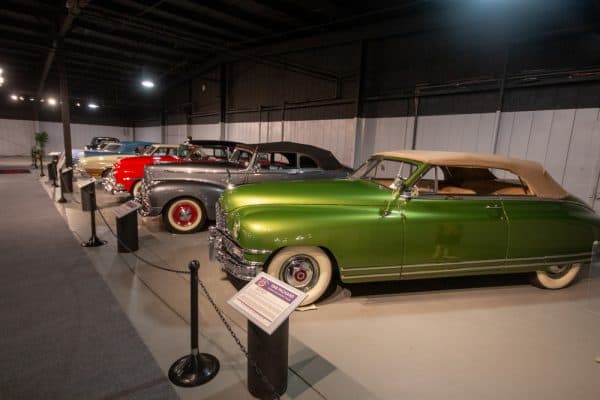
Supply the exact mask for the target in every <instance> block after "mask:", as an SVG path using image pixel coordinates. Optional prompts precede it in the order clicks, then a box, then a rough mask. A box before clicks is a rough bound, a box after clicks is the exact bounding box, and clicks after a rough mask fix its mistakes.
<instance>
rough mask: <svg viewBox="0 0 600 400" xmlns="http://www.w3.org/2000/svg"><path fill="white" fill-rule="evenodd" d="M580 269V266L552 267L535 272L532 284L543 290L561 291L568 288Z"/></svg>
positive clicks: (563, 265) (564, 265)
mask: <svg viewBox="0 0 600 400" xmlns="http://www.w3.org/2000/svg"><path fill="white" fill-rule="evenodd" d="M580 269H581V264H579V263H577V264H562V265H553V266H551V267H549V268H548V269H546V270H543V271H536V272H535V276H534V278H533V283H534V284H535V285H536V286H539V287H541V288H544V289H562V288H564V287H567V286H569V285H570V284H571V283H573V281H574V280H575V277H576V276H577V274H578V273H579V270H580Z"/></svg>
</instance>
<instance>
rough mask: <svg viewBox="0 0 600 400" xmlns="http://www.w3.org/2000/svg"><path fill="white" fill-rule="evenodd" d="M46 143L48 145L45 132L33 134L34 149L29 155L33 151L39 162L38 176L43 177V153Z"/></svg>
mask: <svg viewBox="0 0 600 400" xmlns="http://www.w3.org/2000/svg"><path fill="white" fill-rule="evenodd" d="M46 143H48V134H47V133H46V132H45V131H42V132H36V133H35V147H34V149H35V150H34V149H31V154H32V155H33V154H34V151H35V153H36V155H37V157H38V159H39V160H40V168H41V170H40V176H44V153H45V152H46Z"/></svg>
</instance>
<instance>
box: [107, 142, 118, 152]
mask: <svg viewBox="0 0 600 400" xmlns="http://www.w3.org/2000/svg"><path fill="white" fill-rule="evenodd" d="M121 146H122V145H121V144H119V143H109V144H107V145H106V147H104V150H106V151H117V150H119V149H120V148H121Z"/></svg>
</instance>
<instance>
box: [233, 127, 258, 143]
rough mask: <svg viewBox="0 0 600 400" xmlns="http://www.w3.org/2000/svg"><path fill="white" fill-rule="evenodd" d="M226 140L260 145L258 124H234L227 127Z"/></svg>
mask: <svg viewBox="0 0 600 400" xmlns="http://www.w3.org/2000/svg"><path fill="white" fill-rule="evenodd" d="M225 138H226V140H232V141H236V142H243V143H258V142H259V137H258V122H233V123H228V124H227V126H226V127H225Z"/></svg>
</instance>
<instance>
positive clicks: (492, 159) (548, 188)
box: [373, 150, 568, 199]
mask: <svg viewBox="0 0 600 400" xmlns="http://www.w3.org/2000/svg"><path fill="white" fill-rule="evenodd" d="M373 156H374V157H384V158H398V159H404V160H414V161H418V162H421V163H425V164H430V165H447V166H457V167H485V168H498V169H505V170H508V171H511V172H513V173H514V174H516V175H518V176H520V177H521V178H522V179H523V180H524V181H525V182H526V183H527V186H529V188H530V189H531V190H532V191H533V193H535V194H536V195H537V196H539V197H547V198H555V199H559V198H564V197H566V196H568V192H567V191H566V190H564V189H563V188H562V186H560V185H559V184H558V183H557V182H556V181H555V180H554V179H553V178H552V177H551V176H550V174H549V173H548V172H547V171H546V170H545V169H544V167H543V166H542V165H541V164H540V163H538V162H536V161H531V160H521V159H518V158H511V157H504V156H499V155H497V154H484V153H471V152H459V151H434V150H397V151H385V152H381V153H375V154H374V155H373Z"/></svg>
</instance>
